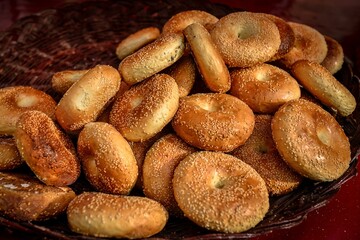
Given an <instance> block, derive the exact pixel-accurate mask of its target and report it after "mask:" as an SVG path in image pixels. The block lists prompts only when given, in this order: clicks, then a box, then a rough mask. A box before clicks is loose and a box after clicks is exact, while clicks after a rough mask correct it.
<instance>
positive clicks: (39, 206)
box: [0, 172, 75, 221]
mask: <svg viewBox="0 0 360 240" xmlns="http://www.w3.org/2000/svg"><path fill="white" fill-rule="evenodd" d="M74 197H75V193H74V191H72V190H71V188H69V187H53V186H47V185H45V184H43V183H42V182H40V181H39V180H38V179H36V178H34V177H31V176H28V175H25V174H17V173H1V172H0V212H1V213H2V214H5V215H6V216H9V217H10V218H12V219H15V220H18V221H40V220H47V219H50V218H54V217H56V216H58V215H59V214H61V213H63V212H65V210H66V208H67V206H68V204H69V202H70V201H71V200H72V199H73V198H74Z"/></svg>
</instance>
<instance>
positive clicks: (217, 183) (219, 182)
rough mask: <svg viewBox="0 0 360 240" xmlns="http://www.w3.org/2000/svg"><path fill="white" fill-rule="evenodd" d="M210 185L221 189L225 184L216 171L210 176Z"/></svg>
mask: <svg viewBox="0 0 360 240" xmlns="http://www.w3.org/2000/svg"><path fill="white" fill-rule="evenodd" d="M212 186H213V187H214V188H217V189H222V188H224V186H225V179H224V178H223V177H222V176H221V175H220V174H219V172H217V171H215V172H214V174H213V176H212Z"/></svg>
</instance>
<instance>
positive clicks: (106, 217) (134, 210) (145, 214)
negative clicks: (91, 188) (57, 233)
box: [67, 192, 168, 239]
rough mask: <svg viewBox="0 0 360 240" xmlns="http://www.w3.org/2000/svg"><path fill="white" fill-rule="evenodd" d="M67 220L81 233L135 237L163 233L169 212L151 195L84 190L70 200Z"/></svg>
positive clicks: (74, 229) (71, 227)
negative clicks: (148, 196) (140, 195)
mask: <svg viewBox="0 0 360 240" xmlns="http://www.w3.org/2000/svg"><path fill="white" fill-rule="evenodd" d="M67 219H68V223H69V227H70V229H71V230H72V231H74V232H77V233H80V234H84V235H88V236H95V237H113V238H130V239H136V238H146V237H150V236H152V235H155V234H156V233H158V232H160V231H161V230H162V229H163V228H164V226H165V224H166V222H167V220H168V213H167V211H166V209H165V208H164V207H163V206H162V205H161V204H159V203H158V202H156V201H154V200H151V199H149V198H145V197H137V196H121V195H111V194H105V193H99V192H85V193H82V194H80V195H78V196H77V197H76V198H75V199H74V200H73V201H71V202H70V204H69V207H68V209H67Z"/></svg>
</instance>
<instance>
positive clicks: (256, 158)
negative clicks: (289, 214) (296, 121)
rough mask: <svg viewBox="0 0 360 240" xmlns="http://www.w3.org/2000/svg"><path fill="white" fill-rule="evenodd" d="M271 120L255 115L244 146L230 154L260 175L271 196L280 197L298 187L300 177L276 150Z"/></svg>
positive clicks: (270, 117)
mask: <svg viewBox="0 0 360 240" xmlns="http://www.w3.org/2000/svg"><path fill="white" fill-rule="evenodd" d="M271 119H272V116H271V115H256V116H255V128H254V131H253V133H252V134H251V136H250V137H249V139H248V140H247V141H246V142H245V144H244V145H242V146H240V147H238V148H237V149H235V150H234V151H233V152H232V153H231V154H232V155H234V156H236V157H237V158H239V159H241V160H242V161H244V162H245V163H247V164H249V165H250V166H252V167H253V168H254V169H255V170H256V171H257V172H258V173H259V174H260V176H261V177H262V178H263V179H264V181H265V183H266V186H267V189H268V191H269V193H270V194H271V195H282V194H286V193H289V192H290V191H292V190H293V189H295V188H296V187H298V186H299V184H300V183H301V180H302V177H301V176H300V175H299V174H297V173H296V172H294V171H293V170H292V169H291V168H289V166H288V165H287V164H286V163H285V162H284V160H283V159H282V158H281V156H280V154H279V152H278V150H277V149H276V145H275V142H274V140H273V138H272V133H271Z"/></svg>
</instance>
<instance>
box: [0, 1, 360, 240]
mask: <svg viewBox="0 0 360 240" xmlns="http://www.w3.org/2000/svg"><path fill="white" fill-rule="evenodd" d="M66 2H76V0H52V1H40V0H0V31H4V30H6V29H7V28H8V27H9V26H10V25H11V24H12V23H13V22H14V21H16V20H17V19H19V18H21V17H24V16H26V15H28V14H32V13H36V12H39V11H42V10H44V9H48V8H54V7H58V6H61V5H62V4H63V3H66ZM212 2H216V3H224V4H227V5H229V6H232V7H236V8H240V9H244V10H248V11H256V12H266V13H272V14H275V15H278V16H281V17H283V18H285V19H287V20H289V21H298V22H303V23H305V24H308V25H310V26H313V27H315V28H316V29H318V30H319V31H320V32H321V33H323V34H326V35H329V36H332V37H333V38H335V39H337V40H338V41H339V42H340V43H341V44H342V45H343V47H344V51H345V54H346V56H348V57H349V58H350V60H352V61H353V62H354V63H355V69H354V70H355V72H356V73H360V63H359V62H360V15H359V12H360V1H358V0H340V1H339V0H327V1H322V0H274V1H265V0H252V1H246V0H238V1H232V0H213V1H212ZM0 61H1V59H0ZM0 239H10V240H12V239H13V240H15V239H31V238H30V236H26V237H25V236H24V235H22V234H21V233H14V232H12V231H9V230H7V229H4V228H0ZM254 239H256V240H265V239H267V240H272V239H294V240H302V239H318V240H342V239H344V240H345V239H346V240H352V239H354V240H355V239H360V177H359V176H356V177H354V178H352V179H351V180H349V181H348V182H347V183H345V184H344V185H343V186H342V188H341V190H340V191H339V192H338V193H337V194H336V196H335V197H333V198H332V199H330V201H329V203H328V204H327V205H326V206H324V207H321V208H319V209H318V210H315V211H313V212H311V213H310V214H308V216H307V219H305V221H304V222H302V223H301V224H300V225H298V226H295V227H293V228H290V229H284V230H277V231H274V232H272V233H270V234H267V235H264V236H262V237H257V238H254Z"/></svg>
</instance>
